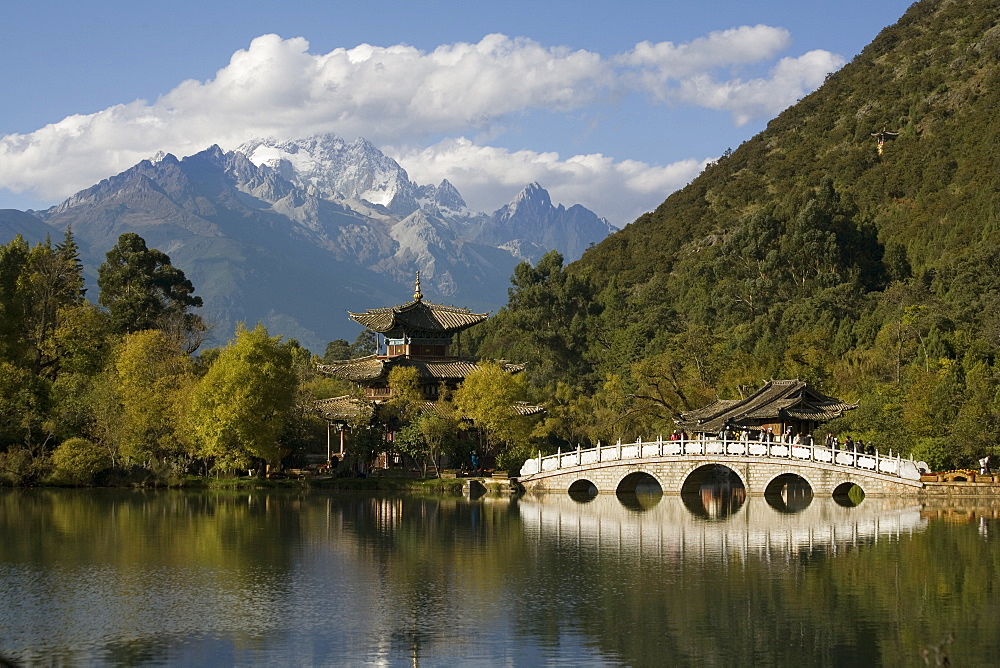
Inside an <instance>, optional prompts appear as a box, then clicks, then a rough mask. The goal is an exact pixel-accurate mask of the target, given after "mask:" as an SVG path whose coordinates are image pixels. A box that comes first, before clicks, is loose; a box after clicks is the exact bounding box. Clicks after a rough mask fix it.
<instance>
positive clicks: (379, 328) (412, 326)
mask: <svg viewBox="0 0 1000 668" xmlns="http://www.w3.org/2000/svg"><path fill="white" fill-rule="evenodd" d="M347 314H348V315H349V316H350V317H351V320H354V321H355V322H356V323H358V324H359V325H361V326H362V327H365V328H366V329H369V330H371V331H373V332H378V333H379V334H386V333H388V332H392V331H394V330H409V331H423V332H441V333H455V332H460V331H462V330H464V329H468V328H469V327H472V326H473V325H478V324H479V323H481V322H483V321H484V320H486V319H487V318H488V317H489V315H490V314H489V313H473V312H472V311H470V310H469V309H466V308H459V307H457V306H444V305H442V304H432V303H430V302H425V301H422V300H420V301H412V302H410V303H408V304H403V305H402V306H391V307H387V308H377V309H368V310H367V311H365V312H364V313H354V312H352V311H348V312H347Z"/></svg>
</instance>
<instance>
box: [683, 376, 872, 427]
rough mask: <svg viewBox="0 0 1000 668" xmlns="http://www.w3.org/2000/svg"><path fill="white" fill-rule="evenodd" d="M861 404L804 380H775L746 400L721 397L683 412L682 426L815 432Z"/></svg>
mask: <svg viewBox="0 0 1000 668" xmlns="http://www.w3.org/2000/svg"><path fill="white" fill-rule="evenodd" d="M857 407H858V404H850V403H846V402H844V401H841V400H840V399H835V398H833V397H828V396H827V395H825V394H823V393H822V392H819V391H818V390H816V388H814V387H812V386H811V385H809V384H808V383H807V382H805V381H803V380H771V381H768V382H767V383H766V384H765V385H764V386H763V387H761V388H759V389H758V390H757V391H756V392H754V393H753V394H751V395H750V396H748V397H746V398H745V399H719V400H718V401H715V402H714V403H711V404H709V405H708V406H705V407H704V408H699V409H698V410H693V411H689V412H687V413H683V414H682V415H681V417H680V420H678V421H677V424H678V426H679V427H680V428H681V429H684V430H685V431H687V432H688V433H694V434H713V435H714V434H718V433H719V432H721V431H723V430H724V429H735V430H747V431H750V432H751V433H753V432H758V433H760V432H766V431H767V430H768V429H769V428H770V429H771V430H772V432H773V433H774V434H776V435H780V434H784V433H786V432H787V431H788V430H789V429H791V431H792V433H793V434H811V433H812V432H813V431H814V430H816V429H817V428H818V427H819V426H820V425H821V424H824V423H826V422H829V421H830V420H833V419H835V418H839V417H840V416H841V415H843V414H844V412H845V411H849V410H853V409H855V408H857Z"/></svg>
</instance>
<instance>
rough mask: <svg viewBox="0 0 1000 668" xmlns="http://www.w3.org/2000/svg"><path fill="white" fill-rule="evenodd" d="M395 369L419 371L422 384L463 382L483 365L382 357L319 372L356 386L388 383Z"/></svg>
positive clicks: (516, 368)
mask: <svg viewBox="0 0 1000 668" xmlns="http://www.w3.org/2000/svg"><path fill="white" fill-rule="evenodd" d="M500 365H501V367H502V368H503V370H504V371H507V372H508V373H519V372H521V371H524V365H523V364H512V363H510V362H501V363H500ZM395 366H412V367H414V368H416V369H417V373H419V374H420V378H421V379H422V380H434V381H440V380H460V379H462V378H465V377H466V376H468V375H469V374H470V373H472V372H473V371H476V370H477V369H478V368H479V364H477V363H476V360H473V359H461V358H450V359H427V358H420V357H411V356H409V355H397V356H395V357H379V356H377V355H369V356H368V357H359V358H357V359H353V360H342V361H336V362H331V363H330V364H320V365H318V366H317V370H318V371H319V372H320V373H325V374H327V375H329V376H335V377H337V378H343V379H344V380H349V381H352V382H364V381H370V380H377V379H379V378H384V379H387V378H388V377H389V372H390V371H391V370H392V368H393V367H395Z"/></svg>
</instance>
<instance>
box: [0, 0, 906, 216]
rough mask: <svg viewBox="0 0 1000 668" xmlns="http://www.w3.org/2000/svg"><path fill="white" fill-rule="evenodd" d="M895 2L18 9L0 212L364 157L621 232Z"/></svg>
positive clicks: (0, 56)
mask: <svg viewBox="0 0 1000 668" xmlns="http://www.w3.org/2000/svg"><path fill="white" fill-rule="evenodd" d="M910 4H911V0H877V1H875V2H872V1H871V0H838V1H837V2H826V3H811V2H804V1H803V0H794V1H792V0H756V1H755V0H701V1H700V2H691V1H690V0H686V1H684V2H680V1H677V0H659V1H644V2H639V1H630V0H618V1H617V2H606V1H605V2H592V1H589V0H573V1H563V0H554V1H549V2H545V1H540V0H533V1H532V2H526V1H521V0H516V1H505V0H495V1H494V2H487V3H471V2H457V1H446V0H440V1H423V2H421V1H419V0H412V1H410V2H387V1H385V0H366V1H365V2H351V3H346V2H342V1H340V0H327V1H326V2H322V3H319V2H303V1H300V0H285V1H284V2H273V0H271V1H268V2H257V1H255V0H245V1H242V2H227V1H224V0H223V1H217V0H207V1H206V0H201V1H199V2H195V1H191V0H173V1H172V2H169V3H139V2H134V1H132V0H129V1H127V2H126V1H124V0H101V1H93V0H91V1H87V0H79V1H76V2H70V1H69V0H62V1H55V0H34V1H33V2H16V3H7V4H6V6H5V7H4V8H3V9H0V25H2V27H3V28H4V29H3V33H4V39H3V40H0V62H2V63H3V65H2V66H0V90H2V91H3V96H4V99H5V102H4V104H2V105H0V209H4V208H16V209H22V210H23V209H29V208H30V209H36V210H41V209H44V208H47V207H49V206H51V205H53V204H56V203H58V202H60V201H62V200H63V199H65V198H67V197H69V196H71V195H72V194H74V193H75V192H78V191H79V190H82V189H84V188H87V187H89V186H91V185H94V184H96V183H97V182H99V181H100V180H101V179H103V178H107V177H109V176H112V175H114V174H117V173H119V172H121V171H124V170H125V169H128V168H129V167H131V166H132V165H134V164H135V163H137V162H139V161H140V160H142V159H144V158H148V157H151V156H153V155H155V154H156V153H157V152H158V151H164V152H168V153H173V154H174V155H176V156H177V157H184V156H187V155H192V154H194V153H197V152H198V151H201V150H204V149H205V148H208V147H209V146H211V145H212V144H218V145H219V146H221V147H222V148H224V149H226V150H232V149H235V148H236V147H237V146H239V145H240V144H242V143H243V142H244V141H247V140H249V139H251V138H253V137H273V138H276V139H293V138H300V137H307V136H310V135H312V134H315V133H320V132H333V133H335V134H338V135H340V136H342V137H344V138H345V139H348V140H353V139H355V138H357V137H359V136H360V137H365V138H367V139H369V140H370V141H372V142H373V143H375V144H376V145H377V146H379V147H380V148H381V149H382V150H383V151H384V152H385V153H387V154H388V155H390V156H392V157H393V158H395V159H396V160H397V161H398V162H399V163H400V164H401V165H402V166H403V167H404V169H406V170H407V172H408V174H409V176H410V179H411V180H413V181H415V182H416V183H418V184H421V185H422V184H430V183H434V184H436V183H439V182H440V181H441V180H442V179H445V178H447V179H448V180H449V181H451V182H452V183H453V184H454V185H455V186H456V187H457V188H458V189H459V191H460V192H461V193H462V195H463V196H464V197H465V199H466V201H467V202H468V204H469V205H470V206H471V207H472V208H473V209H476V210H480V211H493V210H495V209H497V208H499V207H500V206H502V205H503V204H504V203H506V202H507V201H509V200H510V199H511V198H512V197H513V196H514V195H516V194H517V192H518V191H519V190H520V189H521V188H522V187H523V186H524V185H526V184H528V183H531V182H538V183H539V184H541V185H542V186H543V187H545V188H546V189H547V190H548V191H549V193H550V194H551V196H552V200H553V202H555V203H563V204H565V205H566V206H567V207H568V206H571V205H572V204H576V203H579V204H583V205H584V206H586V207H587V208H589V209H591V210H593V211H595V212H596V213H598V214H599V215H601V216H605V217H607V218H608V219H609V220H610V221H611V222H612V223H614V224H615V225H617V226H619V227H621V226H624V225H625V224H627V223H629V222H631V221H632V220H634V219H635V218H636V217H637V216H639V215H641V214H642V213H643V212H645V211H649V210H652V209H653V208H655V207H656V206H657V205H658V204H659V203H660V202H662V201H663V200H664V199H665V198H666V196H667V195H669V194H670V193H671V192H672V191H674V190H676V189H677V188H679V187H682V186H683V185H684V184H686V183H687V182H689V181H690V180H691V179H692V178H694V177H695V176H697V174H698V173H699V172H700V171H701V170H702V169H703V167H704V165H705V163H706V162H707V161H711V160H713V159H715V158H717V157H718V156H719V155H721V154H722V153H723V152H724V151H725V150H726V149H727V148H733V149H735V148H737V147H738V146H739V145H740V143H742V142H743V141H745V140H747V139H749V138H750V137H752V136H753V135H755V134H756V133H758V132H760V131H761V130H763V129H764V127H765V126H766V124H767V122H768V120H770V119H771V118H773V117H774V116H776V115H777V114H779V113H780V112H781V111H782V110H783V109H785V108H787V107H788V106H790V105H792V104H794V103H795V102H796V100H798V99H800V98H801V97H803V96H804V95H806V94H808V93H809V92H811V91H813V90H815V89H816V88H817V87H819V86H820V85H821V84H822V82H823V80H824V78H825V77H826V76H827V75H828V74H829V73H830V72H833V71H836V70H837V69H839V68H840V67H842V66H843V65H844V64H845V63H846V62H849V61H850V60H851V58H853V57H854V56H855V55H856V54H857V53H859V52H860V51H861V50H862V49H863V48H864V47H865V45H867V44H868V43H869V42H870V41H871V40H872V39H874V38H875V36H876V35H877V34H878V32H879V31H880V30H881V29H882V28H884V27H886V26H888V25H891V24H892V23H895V22H896V21H897V20H898V18H899V17H900V16H901V15H902V14H903V13H904V12H905V11H906V9H907V7H909V5H910Z"/></svg>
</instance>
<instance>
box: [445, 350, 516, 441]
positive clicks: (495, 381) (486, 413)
mask: <svg viewBox="0 0 1000 668" xmlns="http://www.w3.org/2000/svg"><path fill="white" fill-rule="evenodd" d="M525 392H526V387H525V384H524V380H523V379H522V378H521V377H520V376H519V375H513V374H510V373H508V372H507V371H504V369H503V368H501V366H500V365H499V364H497V363H495V362H484V363H482V364H481V365H480V367H479V368H478V369H476V370H475V371H473V372H472V373H470V374H469V375H468V376H466V378H465V380H463V381H462V384H461V386H459V388H458V389H457V390H455V394H454V395H453V397H452V402H453V403H454V405H455V409H456V410H457V411H458V413H459V414H460V415H462V416H463V417H467V418H469V419H470V420H472V421H473V423H474V424H475V425H476V427H477V428H478V429H479V431H480V434H481V443H482V445H483V447H484V449H485V451H486V453H489V454H493V455H496V454H497V451H498V450H499V448H500V447H501V446H502V445H506V446H507V447H511V446H513V445H515V444H517V443H521V442H524V441H526V440H527V439H528V435H529V432H530V428H529V425H528V422H527V420H526V419H525V418H523V417H521V416H520V414H519V413H518V412H517V406H516V402H518V401H522V400H523V399H524V397H525ZM484 454H485V453H484Z"/></svg>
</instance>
